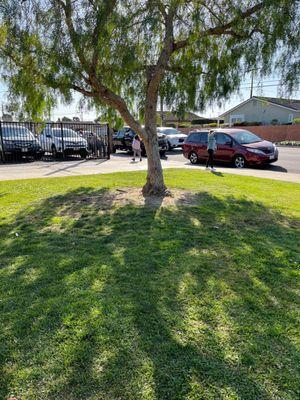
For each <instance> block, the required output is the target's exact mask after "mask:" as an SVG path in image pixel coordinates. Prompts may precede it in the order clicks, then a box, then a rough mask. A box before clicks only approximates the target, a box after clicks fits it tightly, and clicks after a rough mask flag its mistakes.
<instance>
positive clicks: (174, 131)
mask: <svg viewBox="0 0 300 400" xmlns="http://www.w3.org/2000/svg"><path fill="white" fill-rule="evenodd" d="M158 132H160V133H164V134H165V135H181V132H179V131H178V130H177V129H175V128H160V129H159V130H158Z"/></svg>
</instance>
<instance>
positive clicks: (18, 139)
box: [0, 122, 110, 162]
mask: <svg viewBox="0 0 300 400" xmlns="http://www.w3.org/2000/svg"><path fill="white" fill-rule="evenodd" d="M109 143H110V140H109V127H108V124H96V123H95V124H94V123H84V122H49V123H40V122H0V159H1V161H2V162H9V161H13V162H14V161H21V160H51V159H53V160H54V159H55V160H73V159H76V158H81V159H109V158H110V145H109Z"/></svg>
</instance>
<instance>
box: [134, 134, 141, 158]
mask: <svg viewBox="0 0 300 400" xmlns="http://www.w3.org/2000/svg"><path fill="white" fill-rule="evenodd" d="M132 150H133V159H132V161H135V157H136V156H138V157H140V161H142V151H141V139H140V138H139V136H138V135H135V137H134V139H133V141H132Z"/></svg>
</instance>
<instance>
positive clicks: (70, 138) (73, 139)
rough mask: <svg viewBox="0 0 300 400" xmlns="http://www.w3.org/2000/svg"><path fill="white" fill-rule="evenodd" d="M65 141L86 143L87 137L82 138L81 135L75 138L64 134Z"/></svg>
mask: <svg viewBox="0 0 300 400" xmlns="http://www.w3.org/2000/svg"><path fill="white" fill-rule="evenodd" d="M59 139H60V138H59ZM64 142H72V143H86V139H85V138H81V137H78V138H74V137H68V136H64Z"/></svg>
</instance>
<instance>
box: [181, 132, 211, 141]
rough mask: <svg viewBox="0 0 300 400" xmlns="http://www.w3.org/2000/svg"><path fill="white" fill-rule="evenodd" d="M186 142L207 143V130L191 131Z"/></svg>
mask: <svg viewBox="0 0 300 400" xmlns="http://www.w3.org/2000/svg"><path fill="white" fill-rule="evenodd" d="M186 143H207V132H194V133H191V134H190V135H189V136H188V138H187V139H186Z"/></svg>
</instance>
